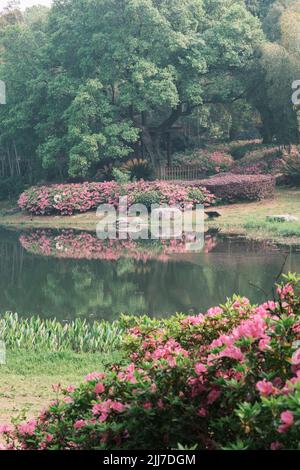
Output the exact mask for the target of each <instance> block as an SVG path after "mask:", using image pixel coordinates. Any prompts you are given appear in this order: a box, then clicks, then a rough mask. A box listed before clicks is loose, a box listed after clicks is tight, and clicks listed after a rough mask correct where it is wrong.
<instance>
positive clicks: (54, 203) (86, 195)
mask: <svg viewBox="0 0 300 470" xmlns="http://www.w3.org/2000/svg"><path fill="white" fill-rule="evenodd" d="M192 189H193V188H192V187H191V186H188V185H185V186H184V185H181V184H176V183H169V182H166V181H143V180H140V181H137V182H134V183H128V184H119V183H117V182H116V181H108V182H104V183H81V184H57V185H51V186H40V187H32V188H30V189H28V190H27V191H25V192H24V193H22V194H21V196H20V198H19V201H18V204H19V207H20V208H21V209H25V210H26V211H28V212H30V213H31V214H33V215H51V214H60V215H72V214H74V213H78V212H87V211H89V210H92V209H96V208H97V207H98V206H99V205H100V204H113V205H114V206H115V207H118V205H119V200H120V197H122V196H127V197H128V204H129V205H131V204H134V203H136V202H140V197H141V195H144V194H147V193H148V194H149V193H150V194H151V195H153V194H155V195H156V197H155V201H154V202H155V203H159V204H167V205H178V206H180V207H183V205H188V204H190V206H191V207H193V206H194V205H195V204H204V205H205V206H209V205H210V204H212V203H214V197H213V195H212V194H211V193H210V192H209V191H207V190H206V189H205V188H198V192H197V195H195V191H192Z"/></svg>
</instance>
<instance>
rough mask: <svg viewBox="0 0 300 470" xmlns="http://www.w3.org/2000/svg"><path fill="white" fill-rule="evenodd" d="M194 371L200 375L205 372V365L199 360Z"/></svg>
mask: <svg viewBox="0 0 300 470" xmlns="http://www.w3.org/2000/svg"><path fill="white" fill-rule="evenodd" d="M195 372H196V374H197V375H202V374H205V372H207V368H206V367H205V365H203V364H201V363H200V362H199V363H198V364H196V365H195Z"/></svg>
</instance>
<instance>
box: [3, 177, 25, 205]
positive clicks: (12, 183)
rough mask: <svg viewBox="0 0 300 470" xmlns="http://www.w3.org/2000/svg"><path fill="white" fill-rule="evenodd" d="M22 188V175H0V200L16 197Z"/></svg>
mask: <svg viewBox="0 0 300 470" xmlns="http://www.w3.org/2000/svg"><path fill="white" fill-rule="evenodd" d="M24 189H25V185H24V178H23V177H22V176H15V177H14V176H11V177H8V178H1V177H0V201H1V200H5V199H12V198H15V197H17V196H18V195H19V194H20V193H21V192H22V191H24Z"/></svg>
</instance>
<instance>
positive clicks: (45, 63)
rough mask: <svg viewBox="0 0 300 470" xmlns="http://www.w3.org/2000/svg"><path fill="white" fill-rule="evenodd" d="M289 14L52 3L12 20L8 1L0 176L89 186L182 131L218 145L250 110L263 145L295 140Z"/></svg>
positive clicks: (198, 3) (201, 5) (220, 3)
mask: <svg viewBox="0 0 300 470" xmlns="http://www.w3.org/2000/svg"><path fill="white" fill-rule="evenodd" d="M298 5H299V2H295V1H289V0H279V1H276V2H275V1H271V0H269V1H260V0H246V1H242V0H54V4H53V7H52V8H51V9H50V10H48V9H46V8H44V7H33V8H30V9H27V10H26V11H25V13H23V14H22V13H21V12H20V11H19V10H18V8H17V6H16V4H15V3H14V2H11V4H10V6H9V7H8V8H7V9H6V10H4V11H3V12H2V15H1V17H0V54H1V55H0V79H2V80H4V81H5V82H6V85H7V94H8V98H7V105H6V106H2V107H1V108H0V145H1V148H0V152H1V157H0V177H1V175H2V177H3V176H15V175H22V174H26V176H27V177H28V178H29V177H30V178H31V180H32V181H34V180H37V179H41V178H46V179H58V178H61V179H62V178H66V177H70V176H71V177H77V176H83V177H93V175H95V173H96V172H97V170H98V168H99V167H101V166H102V165H103V164H104V163H106V162H113V161H115V160H122V159H123V160H124V159H126V158H128V156H131V155H137V156H143V157H145V158H148V159H149V160H150V161H151V162H152V164H153V165H156V164H157V163H159V162H161V161H162V160H163V159H164V158H165V151H166V142H168V140H169V139H170V138H172V139H173V140H174V141H176V139H177V140H178V139H179V140H180V131H181V129H182V127H183V126H185V123H186V122H195V123H198V124H197V126H198V129H199V126H200V127H201V126H202V127H203V126H206V128H207V126H209V127H211V132H210V133H208V134H206V135H211V136H214V137H215V138H217V137H218V136H219V137H221V138H224V136H225V137H226V135H227V136H228V137H229V136H232V135H234V134H238V132H239V121H240V122H241V123H242V122H244V121H245V119H246V116H248V118H249V122H250V121H251V119H252V115H253V113H255V112H256V110H258V111H259V113H260V116H261V119H262V123H263V126H262V128H263V129H262V134H263V137H264V138H265V140H268V139H269V140H270V139H271V140H272V139H273V138H277V139H279V140H282V141H283V142H286V141H290V140H292V141H294V140H296V139H297V136H298V125H297V115H296V113H295V111H294V110H293V109H292V107H291V104H290V95H291V81H293V80H292V79H297V78H298V76H299V77H300V74H299V72H298V57H299V50H298V49H297V48H298V46H299V45H297V44H298V42H297V41H295V38H296V39H297V40H298V32H299V31H298V29H299V26H298V25H299V21H298V22H297V20H298V15H299V6H298ZM272 19H273V20H274V19H276V21H275V20H274V21H272ZM289 24H292V25H293V26H292V27H289V26H288V25H289ZM263 30H264V32H265V36H264V33H263ZM265 38H267V39H265ZM297 74H298V76H297ZM278 94H279V96H278ZM282 113H283V114H284V116H286V125H285V126H283V127H282V126H280V124H279V123H280V122H281V114H282ZM252 120H253V119H252ZM203 123H205V124H203ZM220 128H223V131H222V132H220ZM217 129H219V130H217ZM1 165H2V166H1Z"/></svg>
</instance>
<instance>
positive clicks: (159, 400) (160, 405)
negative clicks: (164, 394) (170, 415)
mask: <svg viewBox="0 0 300 470" xmlns="http://www.w3.org/2000/svg"><path fill="white" fill-rule="evenodd" d="M157 406H158V408H159V409H161V410H162V409H163V408H164V407H165V405H164V402H163V401H162V399H161V398H159V399H158V400H157Z"/></svg>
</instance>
